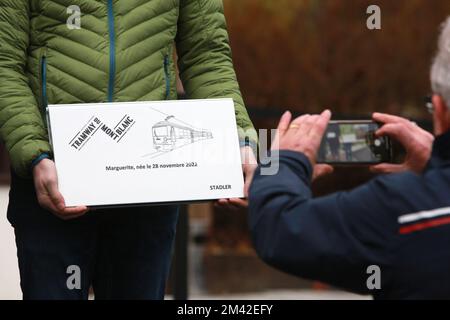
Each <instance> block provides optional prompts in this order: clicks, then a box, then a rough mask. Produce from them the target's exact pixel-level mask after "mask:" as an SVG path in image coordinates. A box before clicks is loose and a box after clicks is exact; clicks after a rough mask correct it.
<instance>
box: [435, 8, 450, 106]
mask: <svg viewBox="0 0 450 320" xmlns="http://www.w3.org/2000/svg"><path fill="white" fill-rule="evenodd" d="M431 87H432V89H433V93H435V94H438V95H440V96H441V97H442V98H443V99H444V101H445V103H446V105H447V107H449V108H450V17H448V18H447V20H446V21H445V22H444V23H443V24H442V30H441V34H440V36H439V44H438V52H437V54H436V56H435V58H434V61H433V65H432V67H431Z"/></svg>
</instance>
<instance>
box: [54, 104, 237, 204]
mask: <svg viewBox="0 0 450 320" xmlns="http://www.w3.org/2000/svg"><path fill="white" fill-rule="evenodd" d="M47 117H48V119H47V120H48V127H49V135H50V140H51V143H52V147H53V152H54V157H55V164H56V170H57V174H58V184H59V189H60V191H61V193H62V195H63V196H64V199H65V201H66V205H67V206H69V207H70V206H79V205H86V206H90V207H104V206H123V205H146V204H161V203H177V202H191V201H205V200H214V199H221V198H242V197H243V196H244V195H243V188H244V179H243V173H242V164H241V156H240V150H239V138H238V132H237V127H236V119H235V112H234V104H233V100H231V99H212V100H184V101H163V102H127V103H102V104H76V105H49V106H48V108H47Z"/></svg>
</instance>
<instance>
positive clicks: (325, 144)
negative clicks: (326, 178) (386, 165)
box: [317, 121, 391, 164]
mask: <svg viewBox="0 0 450 320" xmlns="http://www.w3.org/2000/svg"><path fill="white" fill-rule="evenodd" d="M378 129H379V125H378V124H377V123H375V122H371V121H361V122H357V121H349V122H341V121H332V122H330V124H329V125H328V128H327V131H326V133H325V136H324V138H323V140H322V144H321V147H320V150H319V154H318V161H317V162H318V163H343V164H345V163H368V164H370V163H381V162H389V161H390V158H391V156H390V155H391V146H390V141H389V139H388V138H387V137H376V136H375V132H376V131H377V130H378Z"/></svg>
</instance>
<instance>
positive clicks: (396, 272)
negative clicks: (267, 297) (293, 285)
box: [249, 19, 450, 299]
mask: <svg viewBox="0 0 450 320" xmlns="http://www.w3.org/2000/svg"><path fill="white" fill-rule="evenodd" d="M431 83H432V88H433V96H432V98H431V100H430V105H429V106H428V109H429V110H430V111H431V112H432V114H433V123H434V136H435V137H436V138H434V137H433V135H431V134H430V133H428V132H426V131H424V130H423V129H421V128H420V127H419V126H417V125H416V124H415V123H413V122H411V121H409V120H407V119H404V118H401V117H397V116H393V115H387V114H381V113H375V114H374V115H373V118H374V120H375V121H378V122H381V123H383V126H382V127H381V128H380V130H379V131H378V132H377V133H376V134H377V135H378V136H385V135H387V136H390V137H391V138H392V139H395V140H397V141H399V142H400V143H401V144H402V145H403V146H404V147H405V149H406V151H407V156H406V159H405V161H404V163H402V164H379V165H376V166H373V167H372V168H371V169H372V170H373V171H374V172H379V173H384V175H381V176H379V177H377V178H375V179H373V180H372V181H370V182H369V183H367V184H365V185H363V186H361V187H359V188H356V189H355V190H352V191H350V192H340V193H335V194H331V195H328V196H326V197H320V198H314V197H313V196H312V192H311V181H312V180H313V179H314V177H317V176H319V175H321V174H324V173H330V172H331V171H332V168H331V167H329V166H326V165H317V164H316V160H317V159H316V155H317V153H318V149H319V146H320V144H321V140H322V137H323V135H324V132H325V130H326V127H327V125H328V122H329V120H330V118H331V113H330V112H329V111H325V112H323V113H322V114H321V115H304V116H301V117H299V118H297V119H294V120H293V121H292V116H291V114H290V113H289V112H286V113H285V114H284V115H283V117H282V118H281V120H280V123H279V126H278V133H277V136H276V137H275V140H274V144H273V146H272V149H273V150H279V158H278V164H279V172H278V174H277V175H275V176H268V175H263V174H261V167H259V168H258V169H257V170H256V172H255V174H254V178H253V182H252V184H251V186H250V193H249V195H250V196H249V201H250V206H249V209H250V210H249V226H250V229H251V232H252V238H253V243H254V246H255V248H256V251H257V253H258V255H259V256H260V257H261V258H262V259H263V260H264V261H266V262H267V263H268V264H270V265H272V266H274V267H276V268H278V269H281V270H283V271H286V272H288V273H291V274H294V275H297V276H300V277H303V278H307V279H314V280H319V281H322V282H326V283H330V284H332V285H334V286H337V287H341V288H343V289H346V290H349V291H353V292H356V293H361V294H370V295H373V297H374V298H376V299H450V250H449V248H448V246H447V244H448V243H450V196H449V195H450V109H449V107H450V19H448V20H447V21H446V22H445V23H444V25H443V29H442V32H441V35H440V38H439V48H438V52H437V54H436V57H435V59H434V62H433V65H432V68H431Z"/></svg>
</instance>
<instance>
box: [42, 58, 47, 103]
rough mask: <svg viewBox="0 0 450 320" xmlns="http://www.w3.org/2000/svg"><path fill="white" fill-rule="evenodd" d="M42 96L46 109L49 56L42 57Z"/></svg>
mask: <svg viewBox="0 0 450 320" xmlns="http://www.w3.org/2000/svg"><path fill="white" fill-rule="evenodd" d="M41 97H42V101H41V103H42V107H43V109H44V111H45V110H46V109H47V104H48V101H47V58H46V57H42V58H41Z"/></svg>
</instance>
